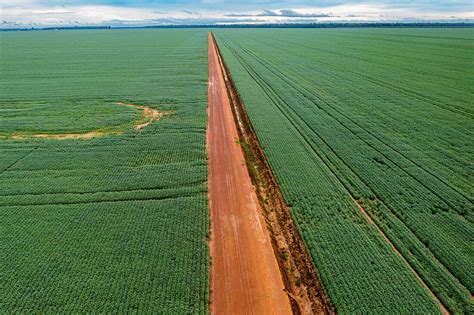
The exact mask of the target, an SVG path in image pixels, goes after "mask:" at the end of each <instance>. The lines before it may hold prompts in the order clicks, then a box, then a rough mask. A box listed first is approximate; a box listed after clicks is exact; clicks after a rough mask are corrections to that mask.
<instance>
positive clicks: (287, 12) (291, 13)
mask: <svg viewBox="0 0 474 315" xmlns="http://www.w3.org/2000/svg"><path fill="white" fill-rule="evenodd" d="M226 16H232V17H247V16H261V17H287V18H321V17H332V16H333V15H332V14H330V13H301V12H297V11H296V10H292V9H281V10H278V11H272V10H266V9H264V10H263V11H262V12H260V13H256V14H252V13H247V14H245V13H243V14H242V13H229V14H226Z"/></svg>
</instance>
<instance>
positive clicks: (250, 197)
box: [207, 33, 292, 314]
mask: <svg viewBox="0 0 474 315" xmlns="http://www.w3.org/2000/svg"><path fill="white" fill-rule="evenodd" d="M208 59H209V90H208V95H209V104H208V106H209V107H208V118H209V121H208V129H207V152H208V157H209V207H210V212H211V214H210V215H211V238H210V243H209V244H210V252H211V259H212V262H211V284H210V286H211V303H210V311H211V313H212V314H291V313H292V312H291V306H290V302H289V298H288V296H287V294H286V292H285V291H284V290H285V287H284V284H283V280H282V276H281V273H280V270H279V267H278V261H277V259H276V257H275V255H274V251H273V248H272V243H271V239H270V235H269V232H268V230H267V227H266V223H265V220H264V217H263V214H262V210H261V208H260V205H259V201H258V199H257V195H256V193H255V191H254V188H253V186H252V182H251V179H250V176H249V174H248V171H247V167H246V163H245V160H244V155H243V153H242V150H241V148H240V145H239V144H238V143H237V141H238V139H239V136H238V132H237V127H236V125H235V122H234V119H233V116H232V115H233V114H232V108H231V104H230V101H229V97H228V94H227V90H226V85H225V81H224V77H223V72H222V71H223V70H222V68H221V65H220V63H219V59H218V52H217V49H216V47H215V44H214V40H213V37H212V34H211V33H209V34H208Z"/></svg>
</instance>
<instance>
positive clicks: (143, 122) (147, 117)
mask: <svg viewBox="0 0 474 315" xmlns="http://www.w3.org/2000/svg"><path fill="white" fill-rule="evenodd" d="M115 104H117V105H126V106H130V107H133V108H137V109H140V110H142V117H141V118H140V119H139V120H137V121H136V122H135V130H140V129H143V128H145V127H146V126H148V125H149V124H151V123H154V122H156V121H157V120H158V119H160V118H161V116H163V115H165V114H166V112H162V111H159V110H157V109H154V108H151V107H147V106H142V105H135V104H128V103H123V102H117V103H115ZM124 132H125V130H118V131H117V130H111V131H102V130H95V131H89V132H85V133H57V134H49V133H33V134H29V133H15V134H12V135H11V139H14V140H23V139H29V138H47V139H56V140H67V139H82V140H89V139H92V138H97V137H103V136H109V135H117V134H123V133H124ZM5 138H7V137H6V136H5Z"/></svg>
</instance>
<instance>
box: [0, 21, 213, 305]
mask: <svg viewBox="0 0 474 315" xmlns="http://www.w3.org/2000/svg"><path fill="white" fill-rule="evenodd" d="M0 36H1V38H0V41H1V48H0V49H1V58H0V69H1V79H0V86H1V88H0V135H4V136H5V135H7V134H11V133H17V132H28V133H64V132H87V131H90V130H95V129H104V128H105V129H112V130H114V129H117V128H118V129H121V130H124V133H123V134H117V135H109V136H104V137H98V138H94V139H90V140H53V139H47V138H45V139H24V140H15V139H8V138H1V137H0V217H1V219H0V252H1V254H0V283H1V285H0V312H1V313H10V312H13V313H16V312H19V313H25V312H26V313H52V312H54V313H78V312H80V313H130V312H139V313H157V312H160V313H180V314H184V313H206V312H207V303H208V282H209V274H208V273H209V268H208V264H209V258H208V248H207V234H208V211H207V183H206V180H207V159H206V152H205V140H206V138H205V130H206V121H207V115H206V106H207V33H206V32H205V31H202V30H200V31H196V30H173V31H170V30H113V31H110V30H95V31H60V32H53V31H48V32H46V31H45V32H14V33H1V34H0ZM117 102H124V103H133V104H141V105H145V106H148V107H151V108H155V109H159V110H165V111H170V114H169V115H166V116H164V117H162V118H161V119H160V120H159V121H158V122H155V123H152V124H150V125H148V126H147V127H145V128H143V129H141V130H135V129H134V128H133V122H134V121H135V120H137V119H139V118H140V115H141V113H140V110H138V109H135V108H131V107H127V106H120V105H117V104H115V103H117Z"/></svg>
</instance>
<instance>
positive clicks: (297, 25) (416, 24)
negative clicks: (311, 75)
mask: <svg viewBox="0 0 474 315" xmlns="http://www.w3.org/2000/svg"><path fill="white" fill-rule="evenodd" d="M351 27H359V28H360V27H367V28H376V27H383V28H387V27H388V28H390V27H393V28H400V27H421V28H433V27H474V23H468V22H459V23H446V22H443V23H441V22H439V23H436V22H410V23H402V22H397V23H384V22H373V23H272V24H196V25H191V24H190V25H145V26H61V27H39V28H35V27H31V28H10V29H0V30H1V31H37V30H80V29H128V28H351Z"/></svg>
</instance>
